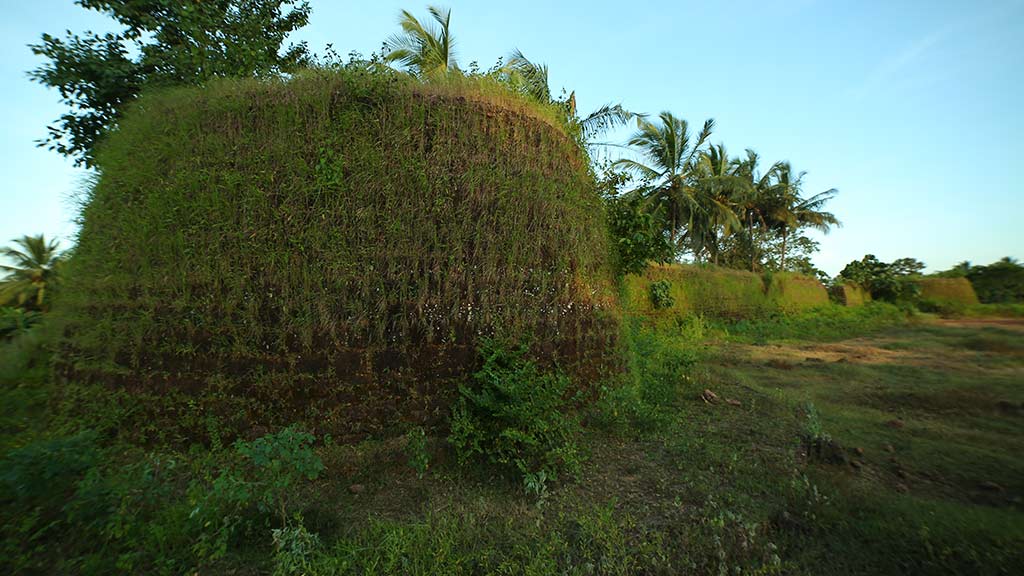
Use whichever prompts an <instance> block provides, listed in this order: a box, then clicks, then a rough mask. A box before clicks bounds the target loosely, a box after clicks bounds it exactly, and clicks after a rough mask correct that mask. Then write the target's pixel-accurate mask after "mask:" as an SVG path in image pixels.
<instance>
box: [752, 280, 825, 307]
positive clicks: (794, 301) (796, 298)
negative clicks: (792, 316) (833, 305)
mask: <svg viewBox="0 0 1024 576" xmlns="http://www.w3.org/2000/svg"><path fill="white" fill-rule="evenodd" d="M767 296H768V300H769V301H771V302H774V303H775V304H776V305H777V306H778V307H779V308H780V309H782V310H784V311H786V312H796V311H799V310H805V309H807V308H814V307H817V306H824V305H825V304H828V303H829V300H828V291H827V290H825V287H824V286H822V284H821V282H819V281H818V280H817V279H815V278H811V277H808V276H803V275H800V274H796V273H794V272H776V273H774V274H771V276H770V277H769V280H768V294H767Z"/></svg>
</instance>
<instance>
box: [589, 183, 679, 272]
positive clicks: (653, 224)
mask: <svg viewBox="0 0 1024 576" xmlns="http://www.w3.org/2000/svg"><path fill="white" fill-rule="evenodd" d="M605 204H606V206H607V207H608V227H609V229H610V230H611V236H612V242H613V244H614V248H615V251H616V253H617V255H618V264H619V273H620V274H623V275H625V274H640V273H642V272H643V271H644V269H645V268H647V264H648V263H649V262H652V261H653V262H666V261H668V260H669V259H671V256H672V246H671V244H670V243H669V241H668V239H667V238H665V233H664V227H663V226H662V223H661V222H659V221H658V218H657V217H656V216H655V215H653V214H651V213H650V212H649V211H648V210H646V209H645V208H644V206H643V204H642V200H641V198H640V197H638V196H630V197H627V196H608V197H606V199H605Z"/></svg>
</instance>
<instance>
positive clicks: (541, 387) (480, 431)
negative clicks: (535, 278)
mask: <svg viewBox="0 0 1024 576" xmlns="http://www.w3.org/2000/svg"><path fill="white" fill-rule="evenodd" d="M480 354H481V356H482V357H483V367H482V368H480V370H479V371H478V372H476V373H475V374H474V375H473V380H472V383H471V384H469V385H464V386H462V387H461V388H460V392H461V398H460V401H459V402H458V403H457V404H456V406H455V410H454V411H453V414H452V420H451V435H450V436H449V442H451V444H452V446H454V448H455V450H456V452H457V454H458V456H459V459H460V460H461V461H462V462H466V461H467V460H469V459H472V458H483V459H485V460H487V461H488V462H490V463H492V464H496V465H498V466H500V467H502V468H504V469H506V470H510V471H512V472H514V473H515V474H517V475H519V476H520V477H521V478H523V479H524V481H529V482H533V483H536V482H537V481H538V479H539V478H540V479H541V480H540V482H541V483H542V484H543V483H544V481H546V480H547V479H550V480H556V479H557V478H558V475H559V474H561V473H568V474H570V475H575V474H577V473H578V471H579V467H580V463H581V462H580V455H579V453H578V450H577V446H576V438H577V436H578V434H579V422H578V420H577V419H576V417H575V416H574V415H573V414H571V413H570V410H571V406H570V403H569V402H568V401H567V400H566V398H565V395H566V392H567V390H568V388H569V379H568V377H566V376H565V375H564V374H561V373H558V372H542V371H541V370H540V369H539V368H538V367H537V365H536V364H535V363H534V362H531V361H529V360H527V359H526V354H527V349H526V346H518V347H515V348H511V347H507V346H505V345H503V344H501V343H498V342H497V341H494V340H488V341H485V342H484V345H483V346H482V347H481V348H480Z"/></svg>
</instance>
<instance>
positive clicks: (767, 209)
mask: <svg viewBox="0 0 1024 576" xmlns="http://www.w3.org/2000/svg"><path fill="white" fill-rule="evenodd" d="M760 161H761V157H760V155H758V153H757V152H755V151H754V150H751V149H749V148H748V149H747V150H746V157H744V158H737V159H735V160H733V162H734V163H735V165H736V172H737V174H738V175H741V176H742V177H743V178H744V180H745V181H746V183H747V193H746V195H745V196H744V197H743V198H742V200H741V202H740V205H739V206H737V208H736V211H737V216H738V217H739V218H740V220H741V221H742V222H743V228H744V230H743V233H744V235H745V240H746V245H747V246H748V247H749V254H748V255H747V256H749V259H750V270H751V271H752V272H753V271H756V270H757V265H758V262H760V260H761V256H762V254H763V252H764V244H765V242H766V240H767V239H766V237H765V236H766V234H767V233H768V231H769V229H770V226H769V223H768V218H769V214H772V213H774V212H775V211H776V205H777V204H779V203H780V201H781V198H782V197H783V194H780V192H779V191H780V185H779V183H778V175H779V170H780V169H781V167H782V163H781V162H776V163H774V164H772V165H771V166H769V167H768V170H766V171H764V172H760V171H759V168H758V165H759V164H760Z"/></svg>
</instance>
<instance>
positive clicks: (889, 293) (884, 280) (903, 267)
mask: <svg viewBox="0 0 1024 576" xmlns="http://www.w3.org/2000/svg"><path fill="white" fill-rule="evenodd" d="M923 269H924V264H923V263H921V262H920V261H918V260H915V259H913V258H900V259H898V260H895V261H893V262H892V263H886V262H882V261H880V260H879V259H878V258H876V257H875V255H874V254H868V255H866V256H864V258H861V259H860V260H854V261H853V262H850V263H849V264H847V265H846V267H845V268H843V270H842V271H841V272H840V273H839V277H838V278H837V280H840V281H842V280H848V281H851V282H856V283H858V284H860V285H861V286H863V287H864V288H865V289H866V290H867V291H868V292H870V293H871V297H872V298H874V299H876V300H887V301H889V302H895V301H897V300H913V299H914V298H916V297H917V295H918V291H919V290H920V289H919V288H918V286H917V284H916V283H914V282H913V281H911V279H912V278H913V277H915V276H917V275H918V274H919V272H920V271H921V270H923Z"/></svg>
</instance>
